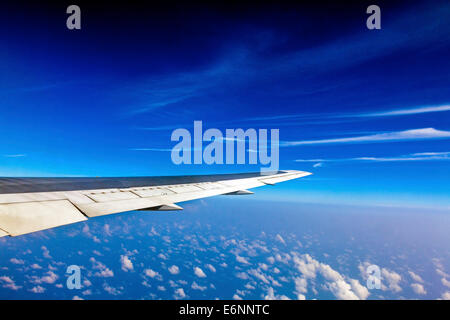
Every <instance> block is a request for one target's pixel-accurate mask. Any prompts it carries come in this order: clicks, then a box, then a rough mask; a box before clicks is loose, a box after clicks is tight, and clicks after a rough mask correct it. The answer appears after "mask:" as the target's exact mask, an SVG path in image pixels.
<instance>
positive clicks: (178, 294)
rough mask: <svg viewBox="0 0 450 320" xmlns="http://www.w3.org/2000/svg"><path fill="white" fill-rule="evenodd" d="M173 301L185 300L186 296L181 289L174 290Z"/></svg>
mask: <svg viewBox="0 0 450 320" xmlns="http://www.w3.org/2000/svg"><path fill="white" fill-rule="evenodd" d="M173 297H174V298H175V299H177V300H178V299H183V298H186V294H185V293H184V290H183V288H178V289H176V290H175V294H174V296H173Z"/></svg>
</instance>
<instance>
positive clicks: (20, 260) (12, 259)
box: [9, 258, 25, 264]
mask: <svg viewBox="0 0 450 320" xmlns="http://www.w3.org/2000/svg"><path fill="white" fill-rule="evenodd" d="M9 261H10V262H11V263H13V264H24V263H25V261H23V260H22V259H16V258H11V259H10V260H9Z"/></svg>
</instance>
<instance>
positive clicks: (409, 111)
mask: <svg viewBox="0 0 450 320" xmlns="http://www.w3.org/2000/svg"><path fill="white" fill-rule="evenodd" d="M445 111H450V104H442V105H432V106H431V105H430V106H428V105H427V106H415V107H411V108H402V109H391V110H381V111H373V112H366V113H341V114H339V113H322V114H285V115H282V114H278V115H269V116H259V117H252V118H248V119H246V120H247V121H275V120H279V121H282V120H283V121H284V120H296V121H301V123H304V121H308V122H307V123H314V122H315V121H317V123H318V124H321V123H323V122H324V119H340V120H342V119H347V120H349V121H350V120H351V119H353V121H357V120H358V119H360V120H362V119H365V118H377V117H392V116H405V115H414V114H423V113H432V112H445ZM340 120H336V122H340ZM342 121H343V120H342ZM288 124H290V123H288Z"/></svg>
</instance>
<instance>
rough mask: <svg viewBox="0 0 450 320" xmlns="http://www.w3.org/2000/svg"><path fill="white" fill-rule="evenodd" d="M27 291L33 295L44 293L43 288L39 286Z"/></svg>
mask: <svg viewBox="0 0 450 320" xmlns="http://www.w3.org/2000/svg"><path fill="white" fill-rule="evenodd" d="M29 291H31V292H33V293H44V291H45V288H43V287H41V286H36V287H33V288H31V289H30V290H29Z"/></svg>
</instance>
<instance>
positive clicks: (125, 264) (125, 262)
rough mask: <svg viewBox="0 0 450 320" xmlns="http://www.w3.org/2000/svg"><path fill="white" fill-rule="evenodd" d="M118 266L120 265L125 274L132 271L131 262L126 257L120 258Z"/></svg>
mask: <svg viewBox="0 0 450 320" xmlns="http://www.w3.org/2000/svg"><path fill="white" fill-rule="evenodd" d="M120 264H121V265H122V270H123V271H125V272H128V271H133V262H131V260H130V258H128V256H126V255H121V256H120Z"/></svg>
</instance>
